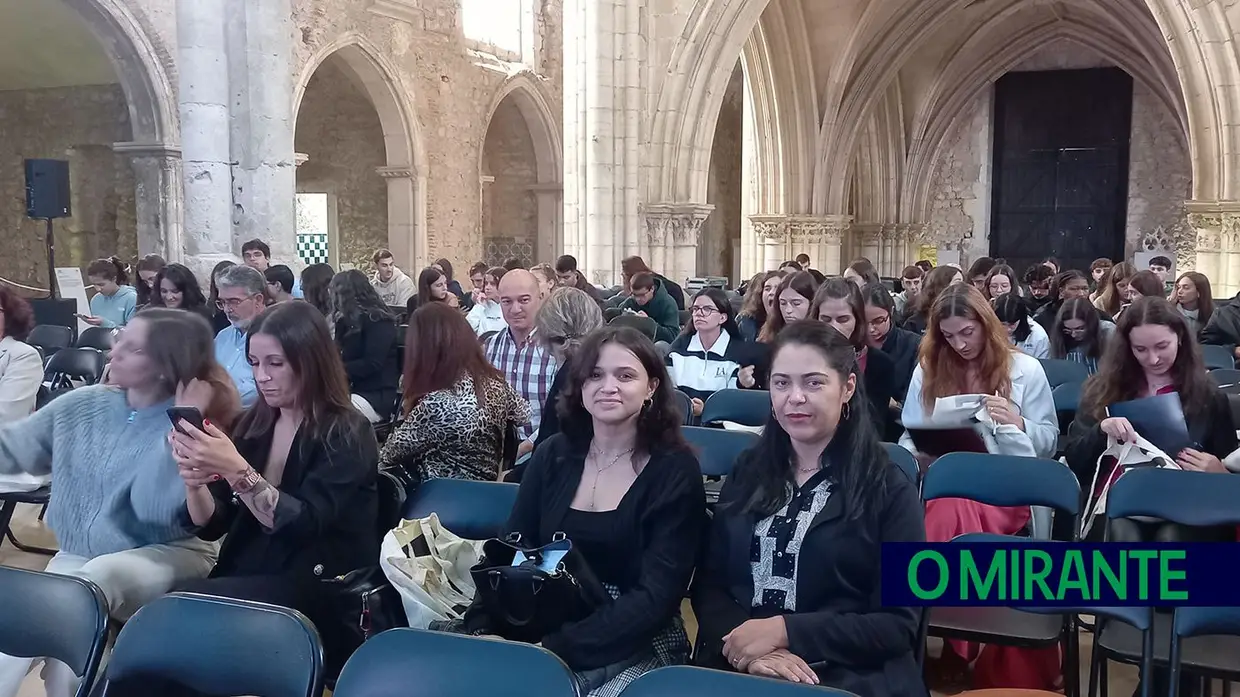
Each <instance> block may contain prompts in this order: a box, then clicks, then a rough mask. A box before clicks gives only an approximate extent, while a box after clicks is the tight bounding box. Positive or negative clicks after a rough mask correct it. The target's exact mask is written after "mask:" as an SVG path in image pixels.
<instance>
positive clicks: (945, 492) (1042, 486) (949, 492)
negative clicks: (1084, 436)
mask: <svg viewBox="0 0 1240 697" xmlns="http://www.w3.org/2000/svg"><path fill="white" fill-rule="evenodd" d="M1080 495H1081V487H1080V484H1078V483H1077V481H1076V475H1075V474H1073V473H1072V470H1070V469H1068V468H1067V466H1065V465H1064V464H1063V463H1060V462H1056V461H1055V460H1042V459H1038V458H1032V457H1013V456H1011V455H987V454H982V453H949V454H947V455H944V456H943V457H940V458H939V459H938V460H935V462H934V464H932V465H930V468H929V469H927V470H926V473H925V475H924V476H923V477H922V480H921V496H922V498H923V499H925V500H926V501H932V500H934V499H941V498H962V499H970V500H972V501H978V502H980V503H986V504H990V505H992V506H1047V507H1050V508H1054V509H1055V510H1057V511H1060V512H1063V513H1067V514H1069V515H1073V516H1075V515H1076V514H1077V513H1078V512H1079V511H1080V507H1081V501H1080Z"/></svg>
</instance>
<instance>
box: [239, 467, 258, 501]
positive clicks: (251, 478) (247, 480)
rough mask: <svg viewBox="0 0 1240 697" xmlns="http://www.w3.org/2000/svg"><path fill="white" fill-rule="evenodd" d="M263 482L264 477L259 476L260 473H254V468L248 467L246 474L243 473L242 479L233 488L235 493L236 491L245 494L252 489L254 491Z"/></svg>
mask: <svg viewBox="0 0 1240 697" xmlns="http://www.w3.org/2000/svg"><path fill="white" fill-rule="evenodd" d="M261 480H262V477H261V476H259V474H258V472H255V471H254V468H253V467H247V468H246V469H245V472H244V473H242V475H241V478H240V479H238V480H237V482H236V483H235V484H233V485H232V488H233V491H236V492H237V493H238V494H244V493H246V492H247V491H249V490H250V489H253V488H254V487H255V486H256V485H257V484H258V483H259V481H261Z"/></svg>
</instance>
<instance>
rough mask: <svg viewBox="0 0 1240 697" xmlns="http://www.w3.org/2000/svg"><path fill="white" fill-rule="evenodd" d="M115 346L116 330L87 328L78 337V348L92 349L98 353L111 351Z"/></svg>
mask: <svg viewBox="0 0 1240 697" xmlns="http://www.w3.org/2000/svg"><path fill="white" fill-rule="evenodd" d="M115 344H116V330H114V329H109V328H106V327H87V328H86V329H85V330H83V331H82V334H81V335H80V336H78V340H77V344H75V345H76V346H77V347H78V348H93V349H98V350H100V351H111V350H112V346H113V345H115Z"/></svg>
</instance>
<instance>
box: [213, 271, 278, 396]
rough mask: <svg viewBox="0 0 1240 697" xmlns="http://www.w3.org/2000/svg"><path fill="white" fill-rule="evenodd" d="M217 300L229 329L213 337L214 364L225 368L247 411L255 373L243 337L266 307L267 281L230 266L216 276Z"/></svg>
mask: <svg viewBox="0 0 1240 697" xmlns="http://www.w3.org/2000/svg"><path fill="white" fill-rule="evenodd" d="M215 285H216V287H217V288H219V300H217V301H216V302H215V304H216V306H217V307H219V309H221V310H223V311H224V315H225V316H226V317H228V323H229V325H230V326H227V327H224V329H222V330H220V333H219V334H216V335H215V360H216V361H218V362H219V364H220V365H222V366H224V370H226V371H228V375H229V377H231V378H232V381H233V384H235V385H236V386H237V391H238V392H240V393H241V405H242V406H244V407H246V408H247V409H248V408H249V407H251V406H253V404H254V402H255V400H257V399H258V388H257V387H256V386H255V384H254V369H253V368H251V367H250V360H249V357H248V356H247V355H246V350H245V344H246V335H247V332H248V331H249V328H250V323H251V322H253V321H254V318H255V317H258V315H259V313H261V312H262V311H263V308H264V307H266V297H267V296H266V289H267V279H266V278H264V277H263V274H262V273H260V272H259V271H258V270H257V269H254V268H252V267H249V266H242V265H237V266H229V267H228V268H226V269H224V270H223V271H220V272H219V273H218V274H217V275H216V276H215Z"/></svg>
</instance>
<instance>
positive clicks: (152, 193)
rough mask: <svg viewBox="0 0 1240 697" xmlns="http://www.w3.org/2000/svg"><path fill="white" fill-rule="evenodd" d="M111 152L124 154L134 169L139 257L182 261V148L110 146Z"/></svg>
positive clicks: (155, 145)
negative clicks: (156, 255)
mask: <svg viewBox="0 0 1240 697" xmlns="http://www.w3.org/2000/svg"><path fill="white" fill-rule="evenodd" d="M112 150H113V152H115V153H117V154H119V155H127V156H128V157H129V158H130V165H131V166H132V167H133V174H134V184H135V189H136V191H135V194H134V208H135V214H136V217H137V224H138V256H139V257H143V256H145V255H147V254H158V255H160V256H162V257H163V258H164V259H166V260H168V261H169V262H174V261H175V262H180V261H182V257H183V255H184V253H185V249H184V245H183V243H182V240H181V215H182V211H181V194H182V179H181V149H180V148H178V147H175V146H169V145H164V144H162V143H113V144H112Z"/></svg>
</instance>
